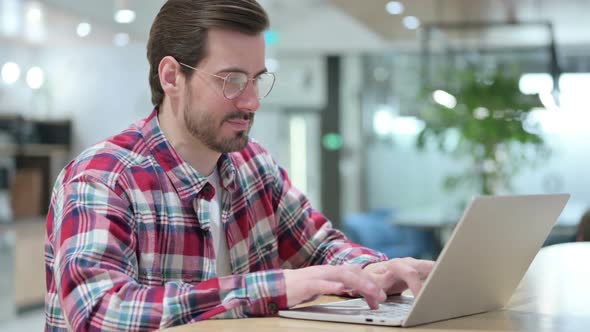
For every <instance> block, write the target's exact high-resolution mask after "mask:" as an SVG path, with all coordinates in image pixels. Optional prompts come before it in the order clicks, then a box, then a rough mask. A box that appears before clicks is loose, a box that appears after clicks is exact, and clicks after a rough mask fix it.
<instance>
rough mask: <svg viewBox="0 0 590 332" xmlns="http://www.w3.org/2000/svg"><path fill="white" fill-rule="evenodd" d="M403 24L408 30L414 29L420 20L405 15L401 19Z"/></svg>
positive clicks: (417, 26) (418, 25)
mask: <svg viewBox="0 0 590 332" xmlns="http://www.w3.org/2000/svg"><path fill="white" fill-rule="evenodd" d="M403 23H404V26H405V27H406V29H409V30H416V29H418V28H419V27H420V20H419V19H418V18H417V17H416V16H406V17H404V20H403Z"/></svg>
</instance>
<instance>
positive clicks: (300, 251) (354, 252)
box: [273, 166, 387, 268]
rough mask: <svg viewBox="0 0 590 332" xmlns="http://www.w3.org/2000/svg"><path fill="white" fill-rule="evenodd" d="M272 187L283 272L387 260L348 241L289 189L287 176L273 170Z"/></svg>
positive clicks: (296, 190)
mask: <svg viewBox="0 0 590 332" xmlns="http://www.w3.org/2000/svg"><path fill="white" fill-rule="evenodd" d="M276 169H277V174H276V176H275V177H276V181H275V187H274V193H273V195H274V197H275V205H276V214H277V216H278V219H279V221H278V225H279V227H278V243H279V255H280V256H281V258H282V260H283V262H284V264H283V266H284V267H285V268H301V267H306V266H311V265H321V264H331V265H340V264H360V265H363V266H365V265H367V264H370V263H375V262H379V261H384V260H386V259H387V257H386V256H385V255H384V254H382V253H380V252H377V251H375V250H372V249H369V248H366V247H363V246H361V245H359V244H356V243H353V242H352V241H350V240H349V239H348V238H347V237H346V236H345V235H344V234H343V233H342V232H340V231H339V230H337V229H335V228H333V227H332V223H331V222H330V221H329V220H328V219H327V218H326V217H325V216H324V215H322V214H321V213H320V212H318V211H317V210H315V209H313V208H312V207H311V204H310V203H309V201H308V199H307V198H306V197H305V195H304V194H303V193H301V192H300V191H299V190H298V189H297V188H295V187H293V186H292V185H291V181H290V180H289V177H288V175H287V172H286V171H285V170H284V169H283V168H281V167H280V166H276Z"/></svg>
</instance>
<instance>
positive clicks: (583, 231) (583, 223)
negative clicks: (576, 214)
mask: <svg viewBox="0 0 590 332" xmlns="http://www.w3.org/2000/svg"><path fill="white" fill-rule="evenodd" d="M576 241H580V242H582V241H590V210H588V211H586V213H584V215H583V216H582V218H581V219H580V223H579V224H578V231H577V232H576Z"/></svg>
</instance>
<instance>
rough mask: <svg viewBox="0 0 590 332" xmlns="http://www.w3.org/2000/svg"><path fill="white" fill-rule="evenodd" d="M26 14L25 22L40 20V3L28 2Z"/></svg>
mask: <svg viewBox="0 0 590 332" xmlns="http://www.w3.org/2000/svg"><path fill="white" fill-rule="evenodd" d="M26 15H27V16H26V20H27V22H40V21H41V16H42V12H41V5H40V4H39V3H36V2H31V3H29V4H28V8H27V14H26Z"/></svg>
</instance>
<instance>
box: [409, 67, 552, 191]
mask: <svg viewBox="0 0 590 332" xmlns="http://www.w3.org/2000/svg"><path fill="white" fill-rule="evenodd" d="M453 77H454V80H455V81H454V82H451V84H449V86H448V87H446V89H447V91H441V90H438V91H436V90H434V89H430V91H429V95H430V98H428V102H427V103H426V105H425V107H424V108H423V110H422V112H421V114H420V116H421V118H422V120H423V121H424V123H425V126H424V128H423V129H422V130H421V132H420V133H419V135H418V137H417V140H416V144H417V147H418V148H419V149H424V148H425V147H426V146H427V145H429V144H433V143H435V144H436V146H437V147H438V149H439V150H440V151H442V152H444V153H448V154H451V155H452V156H454V157H456V158H459V159H462V160H468V161H469V165H470V166H469V167H468V169H466V170H463V171H461V172H460V173H458V174H451V175H449V176H448V177H447V178H446V179H445V187H446V188H449V189H453V188H456V187H458V186H460V185H471V186H473V185H475V186H478V187H479V191H480V193H482V194H485V195H490V194H498V193H501V192H509V191H510V190H511V188H512V186H511V185H512V179H513V177H514V175H515V174H517V173H518V172H519V171H520V170H521V169H522V168H523V167H524V166H530V165H532V164H534V163H535V162H536V161H539V160H542V159H543V158H544V157H546V156H547V155H548V153H549V149H548V148H547V146H546V144H545V142H544V140H543V137H542V136H541V135H540V133H539V132H538V131H537V130H532V129H534V128H531V125H530V124H529V123H527V118H528V116H529V114H530V112H531V110H532V109H533V108H535V107H541V104H540V101H539V98H538V97H537V96H531V95H524V94H522V93H521V92H520V90H519V86H518V82H519V78H518V76H516V75H512V74H509V73H505V72H503V71H501V70H495V71H493V72H489V73H481V72H478V71H476V70H473V69H469V70H463V71H460V72H457V73H456V74H455V75H453ZM433 91H436V92H435V93H434V94H433ZM437 93H438V94H439V95H438V97H439V98H438V99H439V100H438V102H437V101H436V99H437V98H436V97H437ZM441 96H442V97H443V99H444V97H446V98H447V99H448V100H450V103H445V102H443V103H442V104H446V105H442V104H441V103H440V97H441ZM453 97H454V98H453ZM525 128H526V129H525ZM453 138H454V142H450V141H451V140H453Z"/></svg>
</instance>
